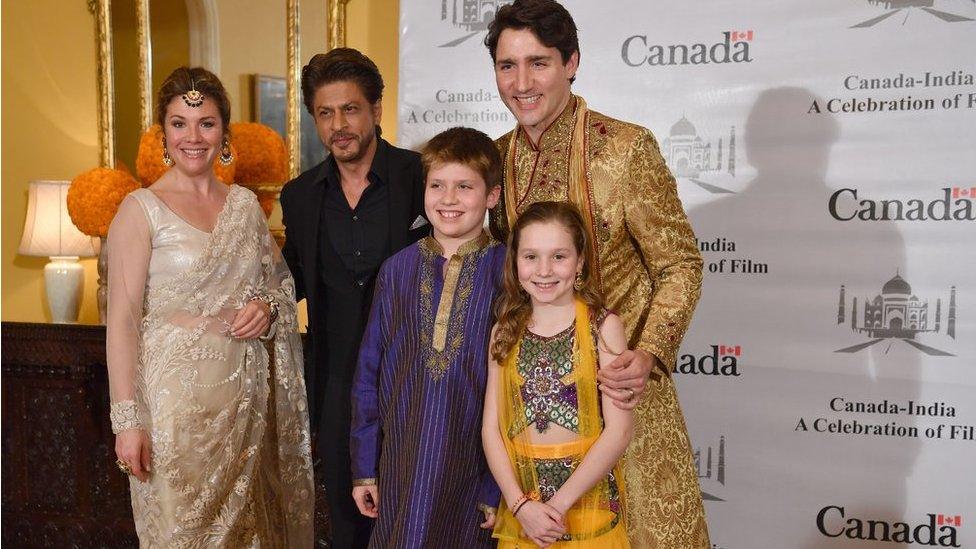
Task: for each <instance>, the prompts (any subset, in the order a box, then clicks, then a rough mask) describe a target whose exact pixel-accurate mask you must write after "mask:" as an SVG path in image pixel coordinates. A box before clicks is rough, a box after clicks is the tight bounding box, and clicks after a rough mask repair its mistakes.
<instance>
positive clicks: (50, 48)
mask: <svg viewBox="0 0 976 549" xmlns="http://www.w3.org/2000/svg"><path fill="white" fill-rule="evenodd" d="M325 5H326V0H316V1H312V0H302V2H301V6H302V25H301V27H300V32H301V34H302V53H301V57H302V59H301V62H302V64H304V63H305V62H306V61H307V60H308V58H309V57H311V56H312V55H313V54H314V53H316V52H320V51H323V50H324V48H325V37H326V32H327V30H326V24H325V14H326V7H325ZM217 9H218V16H219V18H220V22H219V32H220V63H221V67H220V75H219V76H220V77H221V79H222V80H223V81H224V83H225V85H226V86H227V88H228V92H229V93H230V95H231V101H232V112H233V115H232V118H233V119H234V120H248V119H249V116H250V102H251V91H250V82H249V80H248V75H250V74H253V73H261V74H269V75H278V76H284V73H285V47H286V43H285V38H284V37H285V0H280V1H279V2H272V1H269V0H217ZM52 13H57V14H58V16H57V17H50V14H52ZM347 14H348V30H347V42H348V45H349V46H350V47H354V48H358V49H360V50H362V51H363V52H364V53H366V54H367V55H369V56H370V57H371V58H372V59H373V60H374V61H376V63H377V65H378V66H379V68H380V71H382V73H383V77H384V80H385V83H386V91H385V99H384V101H383V107H384V109H383V110H384V116H383V120H382V126H383V134H384V136H387V137H393V136H395V135H396V93H397V83H398V78H397V44H398V33H397V21H398V17H399V2H398V1H396V0H351V1H350V2H349V4H348V8H347ZM0 24H2V29H0V30H2V61H3V64H2V136H0V139H2V169H0V173H2V176H0V177H2V181H0V183H2V188H3V191H2V192H3V194H2V226H3V229H2V265H0V272H2V283H3V285H2V296H0V298H2V299H0V301H2V319H3V320H4V321H22V322H49V321H50V318H49V315H48V313H47V303H46V300H45V298H44V284H43V272H42V271H43V268H44V264H45V263H46V262H47V259H46V258H31V257H22V256H19V255H17V246H18V245H19V243H20V236H21V232H22V231H23V224H24V217H25V214H26V209H27V182H28V181H29V180H30V179H71V178H72V177H74V176H75V175H77V174H78V173H80V172H82V171H84V170H86V169H89V168H92V167H94V166H95V165H96V164H97V163H98V143H97V133H96V126H97V113H96V100H97V98H96V83H95V72H96V67H95V42H94V40H95V36H94V20H93V19H92V16H91V14H90V13H88V10H87V7H86V3H85V2H81V1H78V2H75V1H72V2H64V1H60V0H32V1H30V2H3V3H2V12H0ZM83 264H84V265H85V294H84V300H83V303H82V311H81V316H80V319H79V320H80V322H82V323H88V324H93V323H97V322H98V313H97V310H96V305H95V281H96V273H95V262H94V260H83Z"/></svg>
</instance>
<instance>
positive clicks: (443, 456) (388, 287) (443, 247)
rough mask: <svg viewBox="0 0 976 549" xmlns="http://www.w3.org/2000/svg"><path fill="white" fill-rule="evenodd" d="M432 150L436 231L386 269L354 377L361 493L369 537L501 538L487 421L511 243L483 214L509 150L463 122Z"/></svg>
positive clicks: (428, 172)
mask: <svg viewBox="0 0 976 549" xmlns="http://www.w3.org/2000/svg"><path fill="white" fill-rule="evenodd" d="M422 161H423V165H424V172H425V177H426V187H425V193H424V210H425V213H426V215H427V219H428V220H429V221H430V224H431V225H432V226H433V236H430V237H427V238H425V239H423V240H421V241H419V242H417V243H416V244H414V245H412V246H410V247H408V248H405V249H403V250H402V251H400V252H399V253H397V254H395V255H393V256H392V257H390V259H388V260H387V261H386V262H385V263H384V264H383V266H382V267H381V269H380V272H379V275H378V276H377V280H376V290H375V292H376V293H375V296H374V298H373V305H372V310H371V312H370V317H369V323H368V325H367V327H366V333H365V336H364V337H363V341H362V346H361V347H360V351H359V364H358V365H357V368H356V375H355V378H354V379H353V389H352V399H353V417H352V433H351V440H350V443H351V451H352V467H353V471H352V472H353V486H354V487H353V498H354V499H355V500H356V505H357V506H358V507H359V510H360V512H362V513H363V514H364V515H366V516H370V517H373V518H375V519H376V524H375V526H374V528H373V534H372V537H371V538H370V547H377V548H387V547H404V548H411V549H412V548H419V547H437V548H440V547H493V546H494V543H493V542H492V539H491V528H492V527H493V526H494V521H495V507H496V506H497V504H498V500H499V491H498V487H497V486H496V484H495V481H494V480H493V478H492V475H491V472H490V471H489V470H488V466H487V464H486V462H485V457H484V454H483V451H482V447H481V436H480V433H481V412H482V406H483V401H484V394H485V381H486V377H487V351H488V337H489V334H490V331H491V325H492V322H493V314H492V303H493V301H494V298H495V296H496V294H497V292H498V289H499V288H500V286H501V273H502V270H503V263H504V256H505V247H504V246H503V245H502V244H500V243H498V242H496V241H494V240H492V239H491V237H490V236H489V235H488V233H487V232H485V231H484V229H483V224H484V219H485V212H486V211H487V209H488V208H492V207H494V206H495V204H496V203H497V202H498V197H499V193H500V183H501V160H500V158H499V155H498V150H497V148H496V147H495V145H494V143H493V142H492V141H491V139H490V138H489V137H488V136H486V135H485V134H483V133H481V132H479V131H476V130H473V129H470V128H452V129H450V130H447V131H445V132H443V133H441V134H438V135H437V136H436V137H434V138H433V139H431V141H430V142H429V143H428V144H427V146H426V147H425V148H424V150H423V154H422Z"/></svg>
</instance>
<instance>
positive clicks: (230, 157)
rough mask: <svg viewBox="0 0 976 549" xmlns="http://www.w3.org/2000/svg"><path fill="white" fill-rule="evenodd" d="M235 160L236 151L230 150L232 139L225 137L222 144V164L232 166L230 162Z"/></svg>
mask: <svg viewBox="0 0 976 549" xmlns="http://www.w3.org/2000/svg"><path fill="white" fill-rule="evenodd" d="M233 161H234V151H232V150H230V141H227V138H226V137H225V138H224V143H223V144H222V145H221V146H220V164H221V165H223V166H230V163H231V162H233Z"/></svg>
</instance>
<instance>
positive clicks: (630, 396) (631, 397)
mask: <svg viewBox="0 0 976 549" xmlns="http://www.w3.org/2000/svg"><path fill="white" fill-rule="evenodd" d="M624 390H625V391H627V402H630V401H631V400H634V397H635V396H637V393H635V392H634V390H633V389H631V388H630V387H626V388H624Z"/></svg>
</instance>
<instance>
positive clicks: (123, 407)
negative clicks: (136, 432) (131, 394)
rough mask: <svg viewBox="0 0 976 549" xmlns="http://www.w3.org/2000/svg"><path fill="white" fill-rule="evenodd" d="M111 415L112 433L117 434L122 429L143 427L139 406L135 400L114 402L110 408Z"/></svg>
mask: <svg viewBox="0 0 976 549" xmlns="http://www.w3.org/2000/svg"><path fill="white" fill-rule="evenodd" d="M109 417H110V418H111V419H112V433H114V434H116V435H117V434H119V433H121V432H122V431H127V430H129V429H139V428H141V427H142V422H141V421H140V420H139V406H138V405H137V404H136V401H134V400H120V401H118V402H113V403H112V404H111V407H110V408H109Z"/></svg>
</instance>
